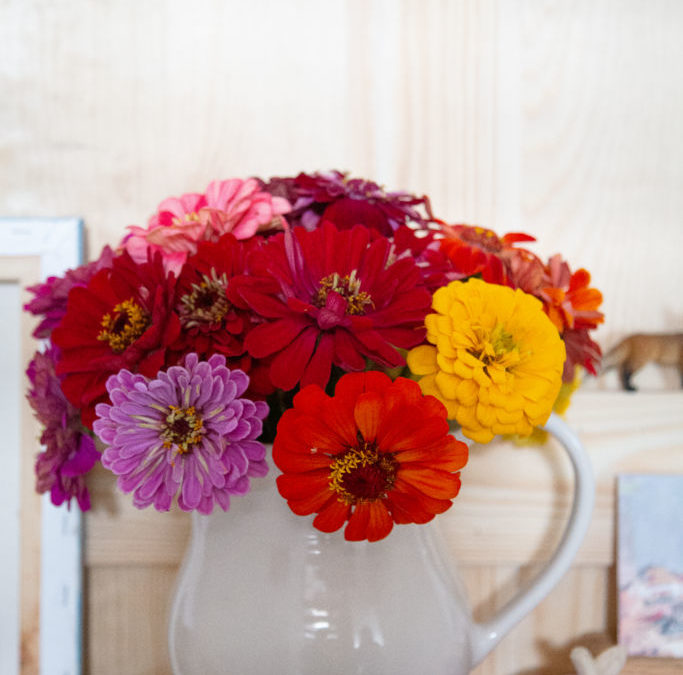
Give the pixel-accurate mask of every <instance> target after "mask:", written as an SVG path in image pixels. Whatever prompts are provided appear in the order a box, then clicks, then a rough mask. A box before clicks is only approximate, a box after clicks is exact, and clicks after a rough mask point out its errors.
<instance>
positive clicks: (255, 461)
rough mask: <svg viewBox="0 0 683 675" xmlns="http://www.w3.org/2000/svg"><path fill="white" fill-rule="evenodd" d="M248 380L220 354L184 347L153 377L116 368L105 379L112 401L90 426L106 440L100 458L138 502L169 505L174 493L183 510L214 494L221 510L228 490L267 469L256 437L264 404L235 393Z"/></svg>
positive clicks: (236, 491)
mask: <svg viewBox="0 0 683 675" xmlns="http://www.w3.org/2000/svg"><path fill="white" fill-rule="evenodd" d="M248 385H249V378H248V377H247V375H246V374H245V373H243V372H242V371H240V370H232V371H231V370H229V369H228V368H227V367H226V365H225V357H224V356H222V355H220V354H214V355H213V356H212V357H211V358H210V359H209V360H208V361H199V359H198V358H197V355H196V354H188V355H187V356H186V358H185V361H184V365H182V366H172V367H171V368H169V369H168V370H167V371H165V372H163V371H162V372H160V373H159V374H158V375H157V377H156V378H155V379H152V380H150V379H148V378H146V377H144V376H143V375H139V374H133V373H131V372H129V371H127V370H122V371H121V372H119V373H118V375H113V376H112V377H110V378H109V380H108V381H107V391H108V392H109V396H110V398H111V401H112V405H109V404H107V403H101V404H99V405H98V406H97V409H96V412H97V415H98V416H99V419H97V420H96V421H95V423H94V427H93V428H94V431H95V433H96V434H97V435H98V436H99V437H100V439H101V440H102V441H103V442H104V443H106V444H107V445H108V446H109V447H108V448H107V449H106V450H105V451H104V453H103V455H102V464H103V465H104V466H105V467H106V468H108V469H110V470H111V471H113V472H114V473H115V474H117V475H118V476H119V478H118V486H119V487H120V488H121V490H123V491H124V492H127V493H129V492H133V493H134V496H133V503H134V504H135V506H137V507H138V508H144V507H147V506H150V505H153V506H154V507H155V508H156V509H157V510H158V511H168V510H169V508H170V506H171V502H172V501H173V498H174V497H175V496H176V495H177V497H178V505H179V506H180V508H181V509H183V510H184V511H191V510H194V509H196V510H197V511H199V512H200V513H205V514H206V513H211V511H212V510H213V507H214V502H215V503H217V504H218V506H220V507H221V508H222V509H223V510H224V511H227V510H228V508H229V506H230V495H243V494H245V493H246V492H247V491H248V490H249V477H251V476H263V475H265V474H266V473H267V471H268V467H267V464H266V461H265V447H264V446H263V445H262V444H261V443H259V442H258V441H256V438H258V437H259V436H260V434H261V428H262V420H263V418H264V417H265V416H266V414H267V413H268V406H267V405H266V404H265V403H263V402H260V401H257V402H254V401H250V400H248V399H244V398H240V396H241V395H242V394H243V393H244V391H245V390H246V389H247V386H248Z"/></svg>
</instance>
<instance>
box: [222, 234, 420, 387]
mask: <svg viewBox="0 0 683 675" xmlns="http://www.w3.org/2000/svg"><path fill="white" fill-rule="evenodd" d="M233 289H234V290H235V292H237V293H239V295H240V296H241V297H242V298H243V299H244V300H245V301H246V302H247V304H248V305H249V306H250V307H251V308H252V310H254V312H256V313H257V314H258V315H260V316H261V317H262V318H263V320H264V323H262V324H260V325H257V326H256V327H255V328H253V329H252V330H251V331H250V333H249V334H248V335H247V337H246V340H245V344H246V347H247V350H248V352H249V353H250V354H251V356H253V357H255V358H258V359H261V358H264V357H267V358H272V363H271V365H270V371H269V372H270V379H271V382H272V384H273V386H274V387H276V388H279V389H282V390H284V391H288V390H290V389H293V388H294V387H295V386H296V385H297V384H298V383H301V386H305V385H307V384H319V385H320V386H322V387H324V386H325V385H326V384H327V382H328V380H329V378H330V372H331V366H332V364H333V363H334V364H335V365H337V366H339V367H340V368H341V369H343V370H344V371H346V372H348V371H359V370H364V369H365V367H366V364H367V362H366V359H371V360H372V361H373V362H374V363H376V364H378V365H380V366H384V367H387V368H393V367H396V366H400V365H404V364H405V359H404V357H403V356H402V355H401V354H400V353H399V352H398V351H397V349H396V348H397V347H399V348H404V349H407V348H409V347H412V346H414V345H416V344H419V343H420V342H421V341H422V339H423V337H424V335H425V330H424V325H423V322H424V317H425V316H426V314H427V312H428V311H429V307H430V303H431V296H430V294H429V292H428V291H427V290H426V289H425V287H424V286H423V285H422V283H421V280H420V273H419V271H418V268H417V267H416V265H415V263H414V261H413V260H412V259H410V258H402V259H400V260H392V256H391V243H390V242H389V240H388V239H386V238H385V237H374V238H373V237H372V236H371V234H370V230H368V228H366V227H362V226H360V225H358V226H356V227H354V228H353V229H351V230H344V231H342V232H339V231H337V229H336V228H335V227H334V225H332V224H331V223H325V224H324V225H323V226H322V227H321V228H319V229H317V230H314V231H312V232H308V231H306V230H305V229H304V228H301V227H300V228H296V229H295V230H294V231H290V232H287V233H285V234H283V235H277V236H275V237H273V238H271V239H270V240H269V241H268V243H267V244H266V245H265V246H263V248H261V249H259V250H258V251H257V255H252V257H251V262H250V270H249V276H245V277H242V278H240V279H235V281H234V285H233Z"/></svg>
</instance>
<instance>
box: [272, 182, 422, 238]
mask: <svg viewBox="0 0 683 675" xmlns="http://www.w3.org/2000/svg"><path fill="white" fill-rule="evenodd" d="M264 189H265V190H267V191H268V192H270V193H271V194H273V195H278V196H281V197H285V198H286V199H287V200H288V201H289V202H291V204H292V211H291V212H290V213H289V214H287V219H288V220H289V221H290V223H291V224H292V225H303V226H304V227H305V228H306V229H308V230H312V229H314V228H316V227H317V226H318V224H319V223H322V222H325V221H329V222H331V223H334V224H335V225H336V226H337V228H338V229H340V230H346V229H349V228H351V227H353V226H354V225H365V226H366V227H370V228H372V229H375V230H377V231H379V232H381V233H382V234H383V235H385V236H390V235H391V234H392V232H394V231H395V230H396V229H397V228H398V227H400V226H401V225H406V224H408V223H409V222H412V223H414V224H416V225H419V226H422V227H423V226H426V224H427V223H428V222H429V221H430V220H431V209H430V206H429V200H428V199H427V197H416V196H415V195H411V194H409V193H407V192H386V191H385V190H384V189H383V188H382V187H380V186H379V185H377V183H373V182H372V181H369V180H364V179H362V178H349V177H348V175H347V174H346V173H342V172H341V171H331V172H329V173H313V174H306V173H300V174H299V175H298V176H296V178H272V179H271V180H270V182H268V183H267V184H266V185H265V186H264ZM420 207H422V208H424V209H425V211H426V215H423V214H422V213H421V211H420Z"/></svg>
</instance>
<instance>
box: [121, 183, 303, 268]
mask: <svg viewBox="0 0 683 675" xmlns="http://www.w3.org/2000/svg"><path fill="white" fill-rule="evenodd" d="M290 209H291V206H290V204H289V202H288V201H287V200H286V199H283V198H282V197H274V196H272V195H271V194H269V193H268V192H265V191H262V190H261V189H260V184H259V182H258V181H257V180H256V179H254V178H249V179H247V180H240V179H239V178H232V179H230V180H223V181H212V182H211V183H209V185H208V187H207V188H206V192H205V193H204V194H197V193H190V194H185V195H183V196H182V197H180V198H176V197H170V198H169V199H165V200H164V201H163V202H161V204H159V208H158V210H157V212H156V213H155V214H154V215H153V216H152V217H151V218H150V220H149V223H148V226H147V228H146V229H145V228H142V227H138V226H137V225H131V226H129V227H128V230H129V232H130V233H129V234H128V235H126V236H125V237H124V239H123V241H122V242H121V245H122V246H123V247H124V248H125V249H126V250H127V251H128V252H129V253H130V255H131V256H132V257H133V259H134V260H135V261H136V262H144V261H146V260H147V256H148V253H149V252H150V251H151V252H152V253H156V252H160V253H161V255H162V257H163V260H164V266H165V268H166V270H168V271H173V272H176V273H178V271H179V270H180V268H181V267H182V265H183V263H184V262H185V260H186V259H187V258H188V256H190V255H192V254H194V253H196V251H197V244H198V242H200V241H203V240H209V241H216V240H217V239H218V238H219V237H220V236H221V235H223V234H225V233H226V232H232V234H233V235H234V236H235V238H237V239H248V238H249V237H252V236H254V234H256V233H257V232H261V231H264V230H269V229H283V228H284V227H285V225H286V222H285V220H284V218H283V217H282V214H284V213H288V212H289V211H290Z"/></svg>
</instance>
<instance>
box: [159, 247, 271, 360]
mask: <svg viewBox="0 0 683 675" xmlns="http://www.w3.org/2000/svg"><path fill="white" fill-rule="evenodd" d="M257 246H258V242H257V241H256V240H255V239H248V240H245V241H238V240H237V239H236V238H235V237H234V236H233V235H232V234H226V235H224V236H222V237H221V238H220V239H219V240H218V241H216V242H210V241H203V242H200V243H199V244H198V247H197V252H196V253H195V254H194V255H192V256H190V257H189V258H188V260H187V262H186V263H185V264H184V265H183V267H182V269H181V272H180V276H179V277H178V282H177V284H176V287H175V299H174V308H175V311H176V313H177V314H178V317H179V318H180V325H181V328H182V332H181V333H180V335H179V336H178V339H177V340H176V341H175V342H174V343H173V345H172V346H171V349H172V352H173V355H172V356H171V359H170V360H171V361H174V362H176V363H179V362H180V361H181V360H182V357H183V356H185V354H189V353H192V352H194V353H196V354H198V355H199V357H200V358H201V359H208V358H209V357H210V356H211V355H212V354H215V353H219V354H223V355H224V356H226V357H227V358H228V366H229V367H232V366H231V365H230V360H231V359H235V358H239V357H241V356H243V355H244V354H245V348H244V336H245V334H246V333H247V331H248V329H249V327H250V326H251V324H252V318H251V317H252V313H251V312H250V311H249V310H248V309H247V307H246V305H245V304H244V302H243V301H242V300H241V298H239V296H233V295H232V294H230V292H229V289H230V284H231V282H232V279H233V278H234V277H236V276H239V275H242V274H244V273H245V272H246V257H247V255H248V253H249V251H251V250H253V249H254V248H256V247H257ZM236 302H237V303H239V304H236ZM244 365H245V364H244V362H241V363H240V367H241V369H242V370H244V367H243V366H244ZM247 370H248V366H247Z"/></svg>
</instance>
